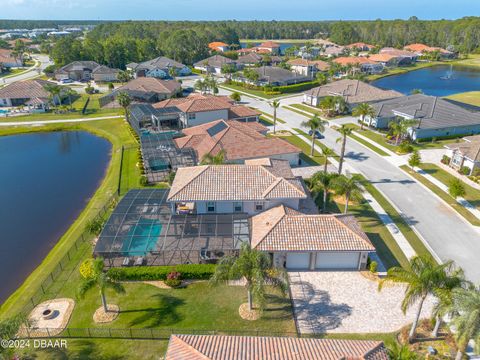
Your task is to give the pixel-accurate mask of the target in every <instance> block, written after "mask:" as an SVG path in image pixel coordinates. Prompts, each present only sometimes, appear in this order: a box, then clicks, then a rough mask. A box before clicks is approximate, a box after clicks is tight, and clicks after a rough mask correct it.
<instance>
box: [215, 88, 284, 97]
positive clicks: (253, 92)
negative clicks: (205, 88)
mask: <svg viewBox="0 0 480 360" xmlns="http://www.w3.org/2000/svg"><path fill="white" fill-rule="evenodd" d="M220 88H223V89H226V90H230V91H238V92H240V95H242V94H241V93H242V92H244V93H246V94H250V95H253V96H258V97H261V98H263V99H273V98H275V97H278V96H280V95H281V94H275V95H268V94H265V92H264V91H263V90H254V89H246V88H244V87H243V86H238V85H233V84H228V85H224V84H222V85H220Z"/></svg>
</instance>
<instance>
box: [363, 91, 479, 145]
mask: <svg viewBox="0 0 480 360" xmlns="http://www.w3.org/2000/svg"><path fill="white" fill-rule="evenodd" d="M373 107H374V108H375V111H376V115H375V117H374V118H373V119H372V118H369V117H367V118H366V119H365V120H364V122H365V124H367V125H369V126H373V127H376V128H380V129H384V128H387V127H388V124H389V123H390V122H391V121H394V120H398V119H402V118H403V119H409V120H417V125H415V126H413V127H412V128H410V130H409V134H410V136H411V138H412V139H413V140H416V139H424V138H433V137H435V138H439V137H444V136H449V137H450V136H461V135H474V134H478V133H480V108H478V107H474V106H472V105H467V104H463V103H460V102H457V101H453V100H448V99H443V98H440V97H436V96H429V95H424V94H415V95H409V96H402V97H399V98H395V99H391V100H386V101H381V102H378V103H375V104H373Z"/></svg>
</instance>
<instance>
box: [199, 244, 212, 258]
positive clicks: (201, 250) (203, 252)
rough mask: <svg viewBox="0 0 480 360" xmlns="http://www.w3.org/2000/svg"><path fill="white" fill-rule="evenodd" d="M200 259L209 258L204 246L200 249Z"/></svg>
mask: <svg viewBox="0 0 480 360" xmlns="http://www.w3.org/2000/svg"><path fill="white" fill-rule="evenodd" d="M200 259H202V260H205V261H207V260H210V256H209V251H208V250H207V248H205V247H204V248H201V249H200Z"/></svg>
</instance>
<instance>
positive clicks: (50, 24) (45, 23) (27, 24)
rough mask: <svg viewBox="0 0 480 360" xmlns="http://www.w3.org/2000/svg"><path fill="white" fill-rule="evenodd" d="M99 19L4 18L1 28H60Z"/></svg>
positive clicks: (95, 23)
mask: <svg viewBox="0 0 480 360" xmlns="http://www.w3.org/2000/svg"><path fill="white" fill-rule="evenodd" d="M102 22H105V21H98V20H2V19H0V29H35V28H58V27H59V26H65V25H97V24H100V23H102Z"/></svg>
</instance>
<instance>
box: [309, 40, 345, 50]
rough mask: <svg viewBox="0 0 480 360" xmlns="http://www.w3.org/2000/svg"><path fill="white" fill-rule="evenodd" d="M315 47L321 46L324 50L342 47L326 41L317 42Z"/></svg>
mask: <svg viewBox="0 0 480 360" xmlns="http://www.w3.org/2000/svg"><path fill="white" fill-rule="evenodd" d="M315 45H318V46H321V47H322V48H324V49H328V48H331V47H341V46H340V45H338V44H335V43H334V42H331V41H330V40H326V39H317V40H315Z"/></svg>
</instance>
